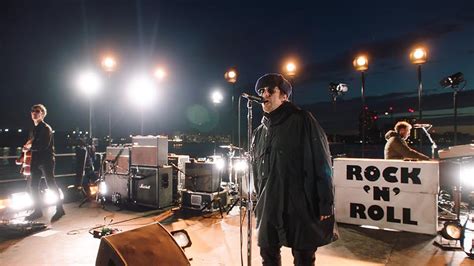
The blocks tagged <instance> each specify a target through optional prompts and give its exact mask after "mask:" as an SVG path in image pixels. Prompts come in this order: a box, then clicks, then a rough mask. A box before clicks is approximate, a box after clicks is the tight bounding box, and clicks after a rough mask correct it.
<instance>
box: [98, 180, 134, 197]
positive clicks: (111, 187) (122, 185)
mask: <svg viewBox="0 0 474 266" xmlns="http://www.w3.org/2000/svg"><path fill="white" fill-rule="evenodd" d="M104 181H105V185H106V192H105V193H104V194H102V196H104V197H105V198H106V199H107V200H111V201H112V202H114V203H125V202H126V201H128V199H129V198H130V176H129V175H117V174H105V175H104Z"/></svg>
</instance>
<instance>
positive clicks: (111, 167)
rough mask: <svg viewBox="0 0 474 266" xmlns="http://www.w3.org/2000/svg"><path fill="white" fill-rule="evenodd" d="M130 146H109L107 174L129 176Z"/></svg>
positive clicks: (106, 163)
mask: <svg viewBox="0 0 474 266" xmlns="http://www.w3.org/2000/svg"><path fill="white" fill-rule="evenodd" d="M130 153H131V147H129V146H108V147H107V148H106V152H105V169H104V172H105V173H109V174H120V175H128V174H129V173H130Z"/></svg>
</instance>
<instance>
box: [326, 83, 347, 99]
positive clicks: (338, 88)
mask: <svg viewBox="0 0 474 266" xmlns="http://www.w3.org/2000/svg"><path fill="white" fill-rule="evenodd" d="M329 91H330V92H331V94H332V96H333V97H334V96H336V97H337V96H339V95H343V94H344V93H346V92H347V91H349V87H348V86H347V84H345V83H334V82H331V83H329Z"/></svg>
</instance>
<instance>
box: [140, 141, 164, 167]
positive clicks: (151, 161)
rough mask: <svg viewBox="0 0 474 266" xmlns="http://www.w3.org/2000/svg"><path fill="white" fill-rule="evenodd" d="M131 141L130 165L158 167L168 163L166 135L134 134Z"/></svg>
mask: <svg viewBox="0 0 474 266" xmlns="http://www.w3.org/2000/svg"><path fill="white" fill-rule="evenodd" d="M132 142H133V146H132V156H131V158H132V160H131V163H132V165H137V166H149V167H160V166H163V165H166V164H167V163H168V138H167V137H165V136H135V137H132Z"/></svg>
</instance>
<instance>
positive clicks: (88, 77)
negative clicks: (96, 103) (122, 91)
mask: <svg viewBox="0 0 474 266" xmlns="http://www.w3.org/2000/svg"><path fill="white" fill-rule="evenodd" d="M101 85H102V84H101V81H100V78H99V76H98V75H97V74H95V73H94V72H91V71H87V72H83V73H81V74H80V75H79V77H78V79H77V87H78V88H79V90H81V92H82V93H84V94H86V95H87V96H88V97H91V96H94V95H96V94H97V92H98V91H99V89H100V87H101Z"/></svg>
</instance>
